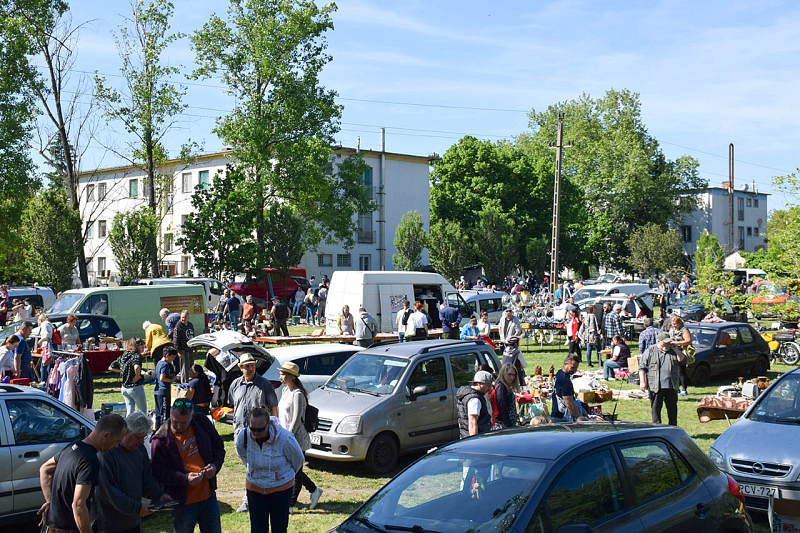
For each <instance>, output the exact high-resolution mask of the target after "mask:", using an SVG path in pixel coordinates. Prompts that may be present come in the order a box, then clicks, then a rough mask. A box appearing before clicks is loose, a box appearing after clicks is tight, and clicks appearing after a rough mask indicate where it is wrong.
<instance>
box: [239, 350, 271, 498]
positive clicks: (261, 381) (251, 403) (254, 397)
mask: <svg viewBox="0 0 800 533" xmlns="http://www.w3.org/2000/svg"><path fill="white" fill-rule="evenodd" d="M239 369H240V370H241V371H242V375H241V377H238V378H236V379H235V380H234V381H233V383H231V386H230V388H229V389H228V398H230V400H231V402H232V403H233V435H234V441H235V440H236V437H238V436H239V433H240V432H241V431H242V430H243V429H244V428H246V427H247V426H248V425H249V424H250V412H251V411H252V410H253V409H255V408H256V407H260V406H262V405H265V406H266V407H267V409H269V411H270V414H271V416H277V415H278V397H277V396H276V395H275V388H274V387H273V386H272V383H270V382H269V380H268V379H266V378H265V377H263V376H259V375H258V373H257V372H256V359H255V358H254V357H253V356H252V354H249V353H246V354H244V355H242V356H241V357H240V358H239ZM247 511H248V507H247V495H246V494H245V496H244V498H243V499H242V505H241V506H240V507H239V508H238V509H237V510H236V512H239V513H246V512H247Z"/></svg>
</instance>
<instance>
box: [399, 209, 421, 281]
mask: <svg viewBox="0 0 800 533" xmlns="http://www.w3.org/2000/svg"><path fill="white" fill-rule="evenodd" d="M427 239H428V236H427V235H426V234H425V228H423V227H422V215H420V214H419V213H417V210H416V209H415V210H414V211H409V212H408V213H406V214H405V215H403V216H402V217H401V218H400V224H398V225H397V229H396V230H395V232H394V247H395V248H396V249H397V253H396V254H394V255H392V265H394V268H395V270H416V269H418V268H419V267H420V265H421V264H422V251H423V250H424V249H425V243H426V242H427Z"/></svg>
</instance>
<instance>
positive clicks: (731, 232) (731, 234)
mask: <svg viewBox="0 0 800 533" xmlns="http://www.w3.org/2000/svg"><path fill="white" fill-rule="evenodd" d="M735 193H736V191H735V190H734V188H733V143H730V144H729V145H728V209H729V211H730V216H729V217H728V222H729V224H730V227H729V228H728V239H729V240H728V246H729V248H728V249H726V250H725V253H730V254H732V253H733V252H735V251H736V250H738V249H739V243H737V242H736V240H735V238H736V231H735V229H736V228H735V226H736V217H735V215H734V210H735V209H736V199H735V196H736V194H735Z"/></svg>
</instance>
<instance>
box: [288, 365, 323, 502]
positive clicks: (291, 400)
mask: <svg viewBox="0 0 800 533" xmlns="http://www.w3.org/2000/svg"><path fill="white" fill-rule="evenodd" d="M279 373H280V379H281V383H283V384H284V385H286V391H284V393H283V394H282V395H281V401H280V402H278V418H279V419H280V421H281V426H283V427H284V428H286V429H287V430H289V431H290V432H291V433H292V434H293V435H294V437H295V438H296V439H297V443H298V444H299V445H300V448H301V449H302V450H303V453H304V454H305V451H306V450H308V449H309V448H311V438H310V437H309V436H308V431H306V427H305V424H304V420H305V415H306V406H307V405H308V392H307V391H306V388H305V387H304V386H303V383H302V382H301V381H300V367H299V366H297V365H296V364H295V363H293V362H291V361H286V362H284V363H283V364H282V365H281V367H280V369H279ZM303 487H305V488H306V490H307V491H308V492H309V493H310V494H311V504H310V505H309V506H308V508H309V509H313V508H314V507H316V506H317V502H319V497H320V496H322V489H321V488H319V487H317V485H316V484H315V483H314V482H313V481H311V478H309V477H308V475H307V474H306V473H305V472H303V467H302V465H301V466H300V470H298V471H297V473H296V474H295V477H294V491H293V492H292V499H291V502H290V506H289V512H290V513H291V512H292V511H291V510H292V509H293V508H294V506H295V505H296V504H297V497H298V496H299V495H300V490H301V489H302V488H303Z"/></svg>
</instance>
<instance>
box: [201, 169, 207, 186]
mask: <svg viewBox="0 0 800 533" xmlns="http://www.w3.org/2000/svg"><path fill="white" fill-rule="evenodd" d="M200 188H201V189H208V170H201V171H200Z"/></svg>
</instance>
